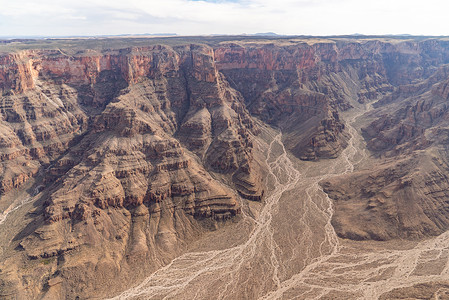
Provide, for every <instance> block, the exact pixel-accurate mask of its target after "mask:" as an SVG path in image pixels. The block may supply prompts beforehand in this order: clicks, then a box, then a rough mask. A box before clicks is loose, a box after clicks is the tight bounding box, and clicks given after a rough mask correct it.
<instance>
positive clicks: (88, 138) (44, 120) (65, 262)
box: [0, 39, 449, 298]
mask: <svg viewBox="0 0 449 300" xmlns="http://www.w3.org/2000/svg"><path fill="white" fill-rule="evenodd" d="M0 62H1V64H0V90H1V91H2V98H1V101H2V107H1V118H2V119H1V124H0V126H2V130H1V141H2V142H1V143H0V145H1V149H2V150H1V151H0V152H1V153H2V156H1V157H0V158H1V167H2V168H1V169H0V187H1V192H2V193H3V194H8V193H10V192H12V191H14V190H17V189H20V188H21V187H22V186H25V185H26V183H27V180H30V178H32V177H33V176H35V177H36V178H39V180H40V181H41V183H42V187H40V188H39V192H40V193H39V194H38V198H39V199H38V200H37V201H36V203H37V205H36V208H35V211H34V212H33V213H31V214H30V215H28V216H27V217H26V224H28V225H26V226H25V228H23V229H22V230H21V232H19V233H17V235H16V236H15V237H14V242H13V244H15V246H14V248H15V249H9V250H8V249H7V250H5V251H6V252H5V253H7V255H6V256H5V257H6V258H5V260H4V261H5V265H8V267H7V268H6V270H7V271H6V272H4V274H3V275H2V277H1V280H2V281H1V283H2V287H1V290H2V293H3V295H18V296H19V297H35V296H37V295H43V294H45V293H47V294H48V295H49V294H51V293H52V291H54V290H55V289H56V287H57V289H60V290H61V291H62V293H63V294H64V295H66V296H67V297H69V298H70V297H75V296H77V295H82V296H83V297H90V296H92V295H94V294H96V295H100V294H101V295H107V294H113V293H115V292H118V291H119V290H121V289H123V288H124V287H126V286H129V285H130V284H131V283H132V282H134V281H135V280H138V279H139V278H142V276H143V275H144V274H145V273H146V272H149V271H152V270H155V269H157V268H158V267H160V266H162V265H164V264H167V262H169V261H170V260H171V259H173V258H174V257H176V255H178V254H179V253H181V252H182V251H184V250H185V249H186V248H187V247H188V245H189V243H190V242H191V241H193V240H195V239H198V237H199V236H201V235H202V234H204V233H205V232H207V231H210V230H214V229H216V228H217V227H219V226H221V224H224V222H225V221H226V222H228V221H229V220H233V221H237V220H238V215H239V213H240V211H241V205H242V203H244V201H246V200H243V199H248V200H256V201H261V200H263V195H264V190H265V182H264V172H265V169H264V168H265V166H264V165H263V163H262V162H261V161H262V160H261V159H260V157H261V156H262V152H263V149H259V148H258V147H256V146H255V143H256V140H257V134H258V133H259V128H258V126H259V125H256V124H257V122H255V121H254V118H257V119H259V120H261V121H263V122H265V123H267V124H269V125H271V126H276V127H279V128H281V130H282V131H283V132H284V136H285V145H286V147H287V148H288V150H290V151H291V152H292V153H293V154H294V155H296V156H297V157H298V158H300V159H303V160H317V159H327V158H335V157H337V156H338V155H339V154H340V153H341V151H342V150H343V149H344V148H345V147H346V146H347V137H348V134H347V132H346V125H345V123H344V121H343V119H342V118H341V113H342V112H344V111H346V110H348V109H351V107H352V104H351V100H352V99H358V101H359V102H360V103H365V102H368V101H372V100H375V99H380V98H381V100H379V102H378V103H383V102H385V103H393V104H394V105H397V102H398V99H401V100H400V101H402V102H401V105H402V104H403V103H406V104H407V105H405V106H401V108H399V109H398V111H396V112H395V113H394V114H386V115H383V116H381V113H377V114H376V115H373V116H372V118H373V119H376V120H374V122H373V123H372V124H371V125H370V126H367V127H366V128H365V129H364V134H365V137H366V139H367V143H368V147H369V149H370V150H371V151H372V152H373V153H375V155H376V156H378V157H381V158H382V159H384V161H382V164H381V167H380V168H379V169H377V170H375V171H373V170H361V171H360V173H355V175H354V176H356V177H352V176H351V175H348V176H347V177H341V178H334V179H331V180H329V181H328V182H325V183H323V187H324V189H325V191H326V192H327V193H328V194H329V196H330V197H331V198H332V199H334V201H335V205H336V214H335V218H334V222H333V225H334V226H335V228H336V230H337V232H338V233H339V234H340V236H342V237H346V238H352V239H390V238H396V237H406V238H414V237H422V236H426V235H434V234H438V233H439V232H442V231H443V230H445V229H447V226H448V223H449V221H448V220H447V219H446V218H445V217H442V214H441V212H442V211H446V210H447V207H446V205H445V202H444V199H445V197H446V190H447V181H446V179H445V177H444V176H443V175H442V174H445V172H446V171H447V168H446V163H445V159H444V158H441V157H442V156H441V155H440V154H441V153H443V152H441V151H443V150H441V149H439V148H438V151H440V150H441V151H440V152H435V151H437V150H436V149H437V148H429V145H432V143H433V144H438V145H440V144H441V145H442V144H444V142H443V140H444V135H443V134H436V135H430V136H429V134H428V133H429V130H431V131H434V130H439V131H438V132H439V133H442V132H446V131H445V127H444V126H440V127H435V126H436V125H437V124H440V123H441V124H443V123H442V122H444V120H445V113H446V106H445V103H444V102H445V100H447V95H448V88H447V87H448V84H447V82H446V81H447V79H446V78H447V76H446V69H445V68H444V67H442V65H443V64H445V63H449V45H448V44H447V43H446V42H444V41H441V40H432V39H431V40H424V41H405V42H388V41H380V40H367V41H342V40H337V41H334V40H328V41H326V42H316V43H309V42H305V41H295V40H292V41H289V42H285V41H283V42H282V43H277V42H273V43H266V42H253V41H242V40H240V41H233V42H220V43H218V44H215V43H210V44H208V43H203V44H192V43H180V44H175V45H171V44H170V45H169V44H167V45H163V44H157V45H146V46H134V47H129V48H123V49H114V48H113V47H112V48H108V49H103V50H91V49H83V50H81V51H78V52H74V51H68V50H64V49H53V50H35V49H32V50H21V51H17V52H12V53H6V54H2V55H1V56H0ZM429 89H430V90H429ZM401 91H402V92H401ZM406 91H408V93H409V94H410V95H413V97H414V98H413V97H411V98H410V97H408V96H406ZM417 91H419V95H420V96H419V97H418V98H416V94H417V93H418V92H417ZM398 93H399V94H398ZM394 95H400V96H394ZM384 96H385V97H384ZM388 109H390V108H388ZM393 116H394V118H393ZM410 122H412V125H410ZM413 124H415V125H413ZM417 124H418V125H419V126H418V125H417ZM428 128H429V130H428ZM436 128H437V129H436ZM392 144H394V145H395V147H393V148H394V149H393V148H392V147H390V146H391V145H392ZM412 145H413V147H411V146H412ZM426 149H427V150H426ZM422 150H425V151H429V153H430V152H431V151H433V152H432V153H433V156H432V157H430V156H429V155H427V154H426V153H424V154H419V153H418V154H416V153H417V152H416V151H422ZM444 153H445V152H444ZM412 154H413V155H412ZM398 155H403V156H404V155H412V156H411V158H404V157H402V156H401V159H399V160H398V159H397V156H398ZM429 157H430V158H429ZM388 159H390V160H388ZM393 159H394V160H398V161H399V162H395V161H394V160H393ZM430 161H431V162H432V163H431V164H429V162H430ZM417 165H419V166H422V168H423V169H425V172H421V171H420V172H419V173H416V172H415V171H414V170H416V166H417ZM391 170H394V171H391ZM414 172H415V173H416V174H415V173H414ZM354 178H357V180H354ZM435 178H439V179H440V180H435ZM348 180H349V182H350V184H345V183H344V182H347V181H348ZM389 182H392V184H391V185H389V184H388V183H389ZM367 186H369V188H367ZM233 190H235V191H237V192H238V193H235V192H234V191H233ZM239 195H240V196H241V198H240V197H239ZM417 195H418V196H417ZM423 195H424V196H423ZM404 199H411V200H410V201H412V202H413V205H410V203H409V202H401V201H402V200H404ZM429 199H430V200H429ZM429 201H431V202H432V203H433V205H431V206H429V205H427V203H429ZM398 203H399V204H398ZM400 203H402V204H400ZM397 205H399V206H397ZM401 205H402V206H401ZM395 206H396V208H395ZM384 207H385V208H388V209H384ZM423 207H425V208H424V209H423ZM396 210H397V211H396ZM349 211H350V213H349V214H348V212H349ZM360 212H362V213H360ZM361 214H362V219H363V220H364V221H363V224H362V225H361V226H360V227H362V226H365V227H366V228H356V229H352V228H353V225H354V223H356V220H358V218H359V217H360V215H361ZM409 214H412V215H414V216H422V217H419V218H413V219H410V218H408V217H407V215H409ZM342 216H345V217H342ZM346 216H349V217H346ZM398 220H400V221H399V223H398ZM379 222H383V224H387V225H388V228H390V229H389V230H383V227H382V228H381V227H377V229H376V226H377V224H379ZM366 224H368V226H366ZM371 224H372V225H371ZM398 224H400V225H398ZM379 228H381V229H380V230H379ZM5 249H6V248H5ZM8 251H9V252H8ZM17 253H19V254H17ZM21 254H23V255H21ZM16 255H21V259H20V260H19V262H17V259H16V257H17V256H16ZM36 262H37V264H39V262H42V263H41V264H39V268H37V267H31V268H27V267H26V266H29V265H33V264H36ZM21 268H22V269H24V268H25V269H27V271H18V270H19V269H20V270H22V269H21ZM117 281H121V282H122V283H123V284H122V285H121V286H115V285H114V282H117ZM108 282H109V283H108Z"/></svg>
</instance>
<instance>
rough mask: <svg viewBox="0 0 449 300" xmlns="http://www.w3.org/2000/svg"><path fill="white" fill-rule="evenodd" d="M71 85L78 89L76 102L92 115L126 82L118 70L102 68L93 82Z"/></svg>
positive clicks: (101, 108)
mask: <svg viewBox="0 0 449 300" xmlns="http://www.w3.org/2000/svg"><path fill="white" fill-rule="evenodd" d="M71 86H72V87H73V88H75V89H76V90H77V91H78V103H79V104H80V105H81V107H83V108H84V109H85V110H86V111H87V112H88V113H89V115H92V114H95V113H97V114H98V113H100V112H101V111H102V110H103V109H104V108H105V107H106V106H107V105H108V103H110V102H111V101H113V99H114V98H116V97H117V96H118V95H119V94H120V91H121V90H123V89H125V88H126V87H127V86H128V83H127V82H126V81H125V79H124V78H123V76H122V75H121V73H120V72H119V71H114V70H104V71H101V72H100V73H99V74H98V78H97V79H96V82H95V83H92V84H83V85H76V84H71Z"/></svg>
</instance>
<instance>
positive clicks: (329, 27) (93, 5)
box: [0, 0, 449, 35]
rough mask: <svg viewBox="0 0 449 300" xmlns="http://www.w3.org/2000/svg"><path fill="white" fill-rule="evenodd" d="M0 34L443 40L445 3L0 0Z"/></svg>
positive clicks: (402, 0) (383, 0) (387, 0)
mask: <svg viewBox="0 0 449 300" xmlns="http://www.w3.org/2000/svg"><path fill="white" fill-rule="evenodd" d="M0 7H1V8H2V9H1V10H0V21H1V22H0V35H98V34H123V33H147V32H149V33H158V32H176V33H178V34H183V35H196V34H217V33H223V34H239V33H256V32H269V31H272V32H277V33H279V34H304V35H331V34H352V33H355V32H357V33H364V34H387V33H410V34H427V35H449V22H447V21H446V11H448V8H449V3H447V2H446V1H443V0H427V1H417V0H409V1H406V0H394V1H392V0H377V1H372V0H276V1H273V0H213V1H211V0H209V1H201V0H195V1H193V0H163V1H160V0H158V1H156V0H128V1H122V0H120V1H119V0H89V1H86V0H79V1H72V0H71V1H69V0H60V1H56V0H40V1H39V2H36V1H34V0H33V1H32V0H15V1H11V0H0Z"/></svg>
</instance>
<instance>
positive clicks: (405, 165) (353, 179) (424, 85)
mask: <svg viewBox="0 0 449 300" xmlns="http://www.w3.org/2000/svg"><path fill="white" fill-rule="evenodd" d="M447 71H448V68H447V66H443V67H441V68H440V69H438V70H436V71H435V73H434V74H433V75H432V76H431V77H429V78H428V79H425V80H423V81H421V82H419V83H418V84H413V85H403V86H399V87H397V88H396V90H395V91H394V92H393V93H392V94H390V95H388V96H387V97H385V98H382V99H380V100H379V101H378V102H377V103H376V104H375V106H376V107H377V109H376V110H374V111H373V112H372V113H371V114H370V118H372V119H374V121H372V122H370V123H369V124H368V125H367V126H365V127H363V128H362V133H363V134H364V137H365V139H366V142H367V148H368V149H369V150H371V152H372V153H373V155H374V157H375V159H374V161H373V162H372V163H371V164H372V166H371V168H369V169H363V170H360V171H358V172H355V173H352V174H350V175H346V176H341V177H337V178H333V179H330V180H328V181H326V182H323V183H322V186H323V188H324V190H325V191H326V192H327V193H328V194H329V197H330V198H331V199H333V200H334V203H335V214H334V217H333V225H334V227H335V230H336V232H337V233H338V234H339V235H340V236H341V237H344V238H350V239H356V240H364V239H375V240H389V239H394V238H409V239H410V238H411V239H417V238H422V237H426V236H434V235H438V234H441V233H443V232H444V231H446V230H447V229H448V228H449V219H448V218H447V216H448V213H447V212H448V210H449V206H448V205H447V201H446V200H447V197H448V196H449V179H448V177H447V175H446V174H447V173H448V171H449V164H448V158H449V156H448V148H447V140H448V139H447V138H448V135H447V132H448V130H447V126H448V115H449V108H448V105H447V100H448V98H447V93H446V87H447V78H448V73H447Z"/></svg>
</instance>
